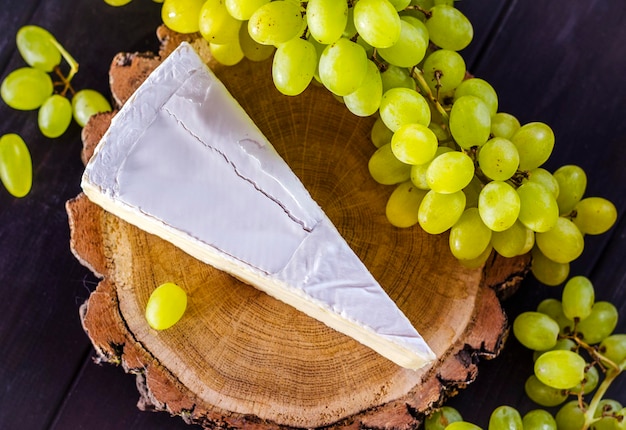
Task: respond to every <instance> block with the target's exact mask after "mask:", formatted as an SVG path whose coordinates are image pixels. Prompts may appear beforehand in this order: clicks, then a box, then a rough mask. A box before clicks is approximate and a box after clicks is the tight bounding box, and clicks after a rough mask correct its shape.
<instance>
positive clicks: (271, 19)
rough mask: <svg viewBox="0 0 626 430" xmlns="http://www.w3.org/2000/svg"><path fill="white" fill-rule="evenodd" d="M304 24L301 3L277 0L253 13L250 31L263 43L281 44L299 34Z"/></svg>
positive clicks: (253, 37)
mask: <svg viewBox="0 0 626 430" xmlns="http://www.w3.org/2000/svg"><path fill="white" fill-rule="evenodd" d="M304 24H305V22H304V18H303V17H302V13H301V12H300V4H299V3H295V2H292V1H289V0H277V1H272V2H269V3H266V4H264V5H263V6H261V7H260V8H258V9H257V10H256V11H255V12H254V13H253V14H252V16H251V17H250V19H249V20H248V32H249V33H250V37H252V39H253V40H255V41H256V42H258V43H260V44H262V45H280V44H281V43H285V42H287V41H288V40H291V39H293V38H294V37H297V36H299V35H300V32H301V31H302V30H303V28H304V27H303V26H304Z"/></svg>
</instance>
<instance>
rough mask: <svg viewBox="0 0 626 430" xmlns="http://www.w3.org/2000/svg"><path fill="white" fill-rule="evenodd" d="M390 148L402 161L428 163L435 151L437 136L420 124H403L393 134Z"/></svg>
mask: <svg viewBox="0 0 626 430" xmlns="http://www.w3.org/2000/svg"><path fill="white" fill-rule="evenodd" d="M391 150H392V151H393V154H394V155H395V156H396V157H397V158H398V160H400V161H402V162H403V163H407V164H424V163H428V162H430V161H431V160H432V159H433V157H434V156H435V153H436V151H437V137H436V136H435V133H433V132H432V131H431V130H430V129H429V128H428V127H426V126H424V125H422V124H404V125H402V126H401V127H400V128H399V129H397V130H396V132H395V133H394V134H393V137H392V138H391Z"/></svg>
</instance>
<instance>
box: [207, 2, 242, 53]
mask: <svg viewBox="0 0 626 430" xmlns="http://www.w3.org/2000/svg"><path fill="white" fill-rule="evenodd" d="M198 20H199V21H198V26H199V28H198V29H199V31H200V34H201V35H202V37H204V38H205V39H206V40H208V41H209V42H210V43H216V44H218V45H225V44H229V43H234V42H235V41H237V40H239V29H240V28H241V22H242V21H240V20H238V19H235V18H233V17H232V15H231V14H230V13H228V10H227V9H226V6H225V5H224V1H223V0H205V2H204V4H203V5H202V8H201V9H200V15H199V18H198Z"/></svg>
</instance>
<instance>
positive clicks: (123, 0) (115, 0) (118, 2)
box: [104, 0, 132, 7]
mask: <svg viewBox="0 0 626 430" xmlns="http://www.w3.org/2000/svg"><path fill="white" fill-rule="evenodd" d="M131 1H132V0H104V2H105V3H106V4H108V5H110V6H115V7H118V6H124V5H126V4H128V3H130V2H131Z"/></svg>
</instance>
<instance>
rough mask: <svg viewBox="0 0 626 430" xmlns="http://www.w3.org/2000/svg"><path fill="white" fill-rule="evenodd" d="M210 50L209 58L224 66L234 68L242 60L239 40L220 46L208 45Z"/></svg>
mask: <svg viewBox="0 0 626 430" xmlns="http://www.w3.org/2000/svg"><path fill="white" fill-rule="evenodd" d="M209 48H210V49H211V56H212V57H213V59H215V61H217V62H218V63H220V64H223V65H225V66H234V65H235V64H237V63H239V62H240V61H241V60H243V57H244V55H243V50H242V49H241V46H240V45H239V40H235V41H234V42H232V43H224V44H222V45H220V44H218V43H209Z"/></svg>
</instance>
